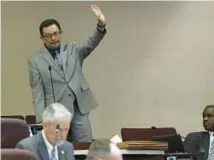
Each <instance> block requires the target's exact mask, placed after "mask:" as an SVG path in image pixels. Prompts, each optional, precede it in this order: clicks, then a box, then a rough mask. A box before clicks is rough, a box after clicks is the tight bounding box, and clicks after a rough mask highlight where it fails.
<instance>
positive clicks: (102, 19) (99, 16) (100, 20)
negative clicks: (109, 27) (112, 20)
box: [91, 4, 106, 26]
mask: <svg viewBox="0 0 214 160" xmlns="http://www.w3.org/2000/svg"><path fill="white" fill-rule="evenodd" d="M91 9H92V11H93V12H94V14H95V16H96V17H97V20H98V23H99V24H100V25H102V26H103V25H105V24H106V19H105V16H104V15H103V13H102V12H101V10H100V8H99V7H98V6H97V5H96V4H92V5H91Z"/></svg>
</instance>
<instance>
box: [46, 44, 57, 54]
mask: <svg viewBox="0 0 214 160" xmlns="http://www.w3.org/2000/svg"><path fill="white" fill-rule="evenodd" d="M44 46H45V47H46V48H47V50H48V51H49V52H50V53H51V54H53V53H55V51H58V53H60V46H59V47H58V48H54V49H53V48H50V47H48V46H47V45H46V44H44Z"/></svg>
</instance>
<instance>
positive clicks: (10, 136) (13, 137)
mask: <svg viewBox="0 0 214 160" xmlns="http://www.w3.org/2000/svg"><path fill="white" fill-rule="evenodd" d="M29 135H30V133H29V127H28V125H27V123H26V122H25V121H24V120H20V119H12V118H11V119H10V118H1V148H15V146H16V144H17V143H18V142H19V141H21V140H22V139H24V138H26V137H29Z"/></svg>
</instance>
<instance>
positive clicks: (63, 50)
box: [60, 44, 68, 75]
mask: <svg viewBox="0 0 214 160" xmlns="http://www.w3.org/2000/svg"><path fill="white" fill-rule="evenodd" d="M67 47H68V44H61V47H60V56H61V58H62V65H63V71H64V75H65V74H66V70H67V62H68V52H67Z"/></svg>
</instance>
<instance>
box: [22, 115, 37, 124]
mask: <svg viewBox="0 0 214 160" xmlns="http://www.w3.org/2000/svg"><path fill="white" fill-rule="evenodd" d="M25 120H26V122H27V124H36V116H35V115H26V116H25Z"/></svg>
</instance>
